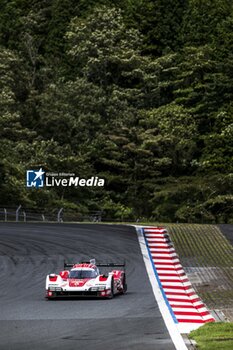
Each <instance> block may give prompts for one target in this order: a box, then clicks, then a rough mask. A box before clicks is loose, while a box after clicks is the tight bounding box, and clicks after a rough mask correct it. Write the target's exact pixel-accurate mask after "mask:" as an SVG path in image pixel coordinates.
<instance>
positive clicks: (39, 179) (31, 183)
mask: <svg viewBox="0 0 233 350" xmlns="http://www.w3.org/2000/svg"><path fill="white" fill-rule="evenodd" d="M44 173H45V172H44V171H43V170H42V168H40V170H38V171H36V170H27V187H35V188H40V187H43V186H44Z"/></svg>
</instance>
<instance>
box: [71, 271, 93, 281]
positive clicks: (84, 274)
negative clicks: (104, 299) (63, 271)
mask: <svg viewBox="0 0 233 350" xmlns="http://www.w3.org/2000/svg"><path fill="white" fill-rule="evenodd" d="M69 277H70V278H78V279H83V278H96V277H97V272H96V271H95V270H72V271H70V276H69Z"/></svg>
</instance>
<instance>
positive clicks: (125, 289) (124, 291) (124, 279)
mask: <svg viewBox="0 0 233 350" xmlns="http://www.w3.org/2000/svg"><path fill="white" fill-rule="evenodd" d="M122 284H123V290H122V294H125V293H126V292H127V283H126V277H125V275H124V277H123V282H122Z"/></svg>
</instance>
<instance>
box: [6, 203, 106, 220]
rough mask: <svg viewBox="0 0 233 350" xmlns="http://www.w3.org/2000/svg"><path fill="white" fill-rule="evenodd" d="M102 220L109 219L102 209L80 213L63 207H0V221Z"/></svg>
mask: <svg viewBox="0 0 233 350" xmlns="http://www.w3.org/2000/svg"><path fill="white" fill-rule="evenodd" d="M102 220H104V221H107V220H109V219H108V218H106V217H105V218H104V213H103V212H102V211H90V212H87V213H80V212H78V211H75V210H68V209H64V208H54V209H38V208H36V209H34V208H24V207H22V206H21V205H19V206H17V207H2V208H0V221H5V222H12V221H13V222H30V221H39V222H69V221H71V222H75V221H78V222H82V221H88V222H101V221H102Z"/></svg>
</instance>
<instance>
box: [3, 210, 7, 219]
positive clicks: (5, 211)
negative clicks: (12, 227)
mask: <svg viewBox="0 0 233 350" xmlns="http://www.w3.org/2000/svg"><path fill="white" fill-rule="evenodd" d="M4 213H5V221H7V210H6V208H4Z"/></svg>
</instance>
